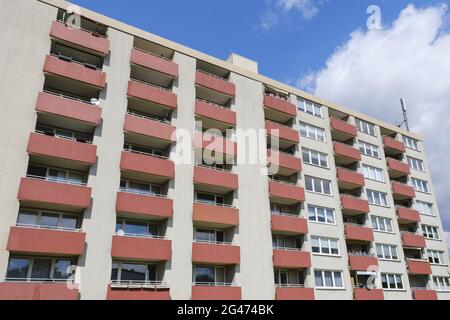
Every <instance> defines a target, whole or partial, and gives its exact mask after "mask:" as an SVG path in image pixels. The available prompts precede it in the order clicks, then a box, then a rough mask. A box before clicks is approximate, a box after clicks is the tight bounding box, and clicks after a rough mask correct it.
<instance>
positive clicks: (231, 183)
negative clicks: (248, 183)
mask: <svg viewBox="0 0 450 320" xmlns="http://www.w3.org/2000/svg"><path fill="white" fill-rule="evenodd" d="M194 183H196V184H201V185H210V186H217V187H222V188H224V189H229V190H237V189H238V188H239V185H238V176H237V174H234V173H232V172H229V171H223V170H216V169H214V168H208V167H203V166H196V167H195V168H194Z"/></svg>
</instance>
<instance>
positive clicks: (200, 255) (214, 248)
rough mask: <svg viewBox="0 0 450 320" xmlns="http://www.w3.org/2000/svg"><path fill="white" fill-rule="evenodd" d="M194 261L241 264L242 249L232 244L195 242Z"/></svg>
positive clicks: (193, 246) (193, 248)
mask: <svg viewBox="0 0 450 320" xmlns="http://www.w3.org/2000/svg"><path fill="white" fill-rule="evenodd" d="M192 261H193V262H195V263H209V264H220V265H232V264H239V263H240V261H241V251H240V247H238V246H233V245H230V244H216V243H201V242H194V243H193V244H192Z"/></svg>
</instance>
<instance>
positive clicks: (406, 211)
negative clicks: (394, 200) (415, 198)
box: [396, 206, 420, 224]
mask: <svg viewBox="0 0 450 320" xmlns="http://www.w3.org/2000/svg"><path fill="white" fill-rule="evenodd" d="M396 211H397V218H398V222H399V223H402V224H405V223H418V222H420V213H419V212H418V211H417V210H414V209H410V208H406V207H401V206H397V207H396Z"/></svg>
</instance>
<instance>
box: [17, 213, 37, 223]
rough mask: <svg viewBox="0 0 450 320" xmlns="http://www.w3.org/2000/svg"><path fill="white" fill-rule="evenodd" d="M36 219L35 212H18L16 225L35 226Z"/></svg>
mask: <svg viewBox="0 0 450 320" xmlns="http://www.w3.org/2000/svg"><path fill="white" fill-rule="evenodd" d="M37 217H38V215H37V212H32V211H20V212H19V217H18V218H17V223H18V224H23V225H31V226H35V225H37Z"/></svg>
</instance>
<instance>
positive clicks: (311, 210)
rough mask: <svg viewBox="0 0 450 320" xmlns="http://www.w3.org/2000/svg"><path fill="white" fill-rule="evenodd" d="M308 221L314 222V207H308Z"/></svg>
mask: <svg viewBox="0 0 450 320" xmlns="http://www.w3.org/2000/svg"><path fill="white" fill-rule="evenodd" d="M308 219H309V220H311V221H316V210H315V208H314V207H311V206H308Z"/></svg>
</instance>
